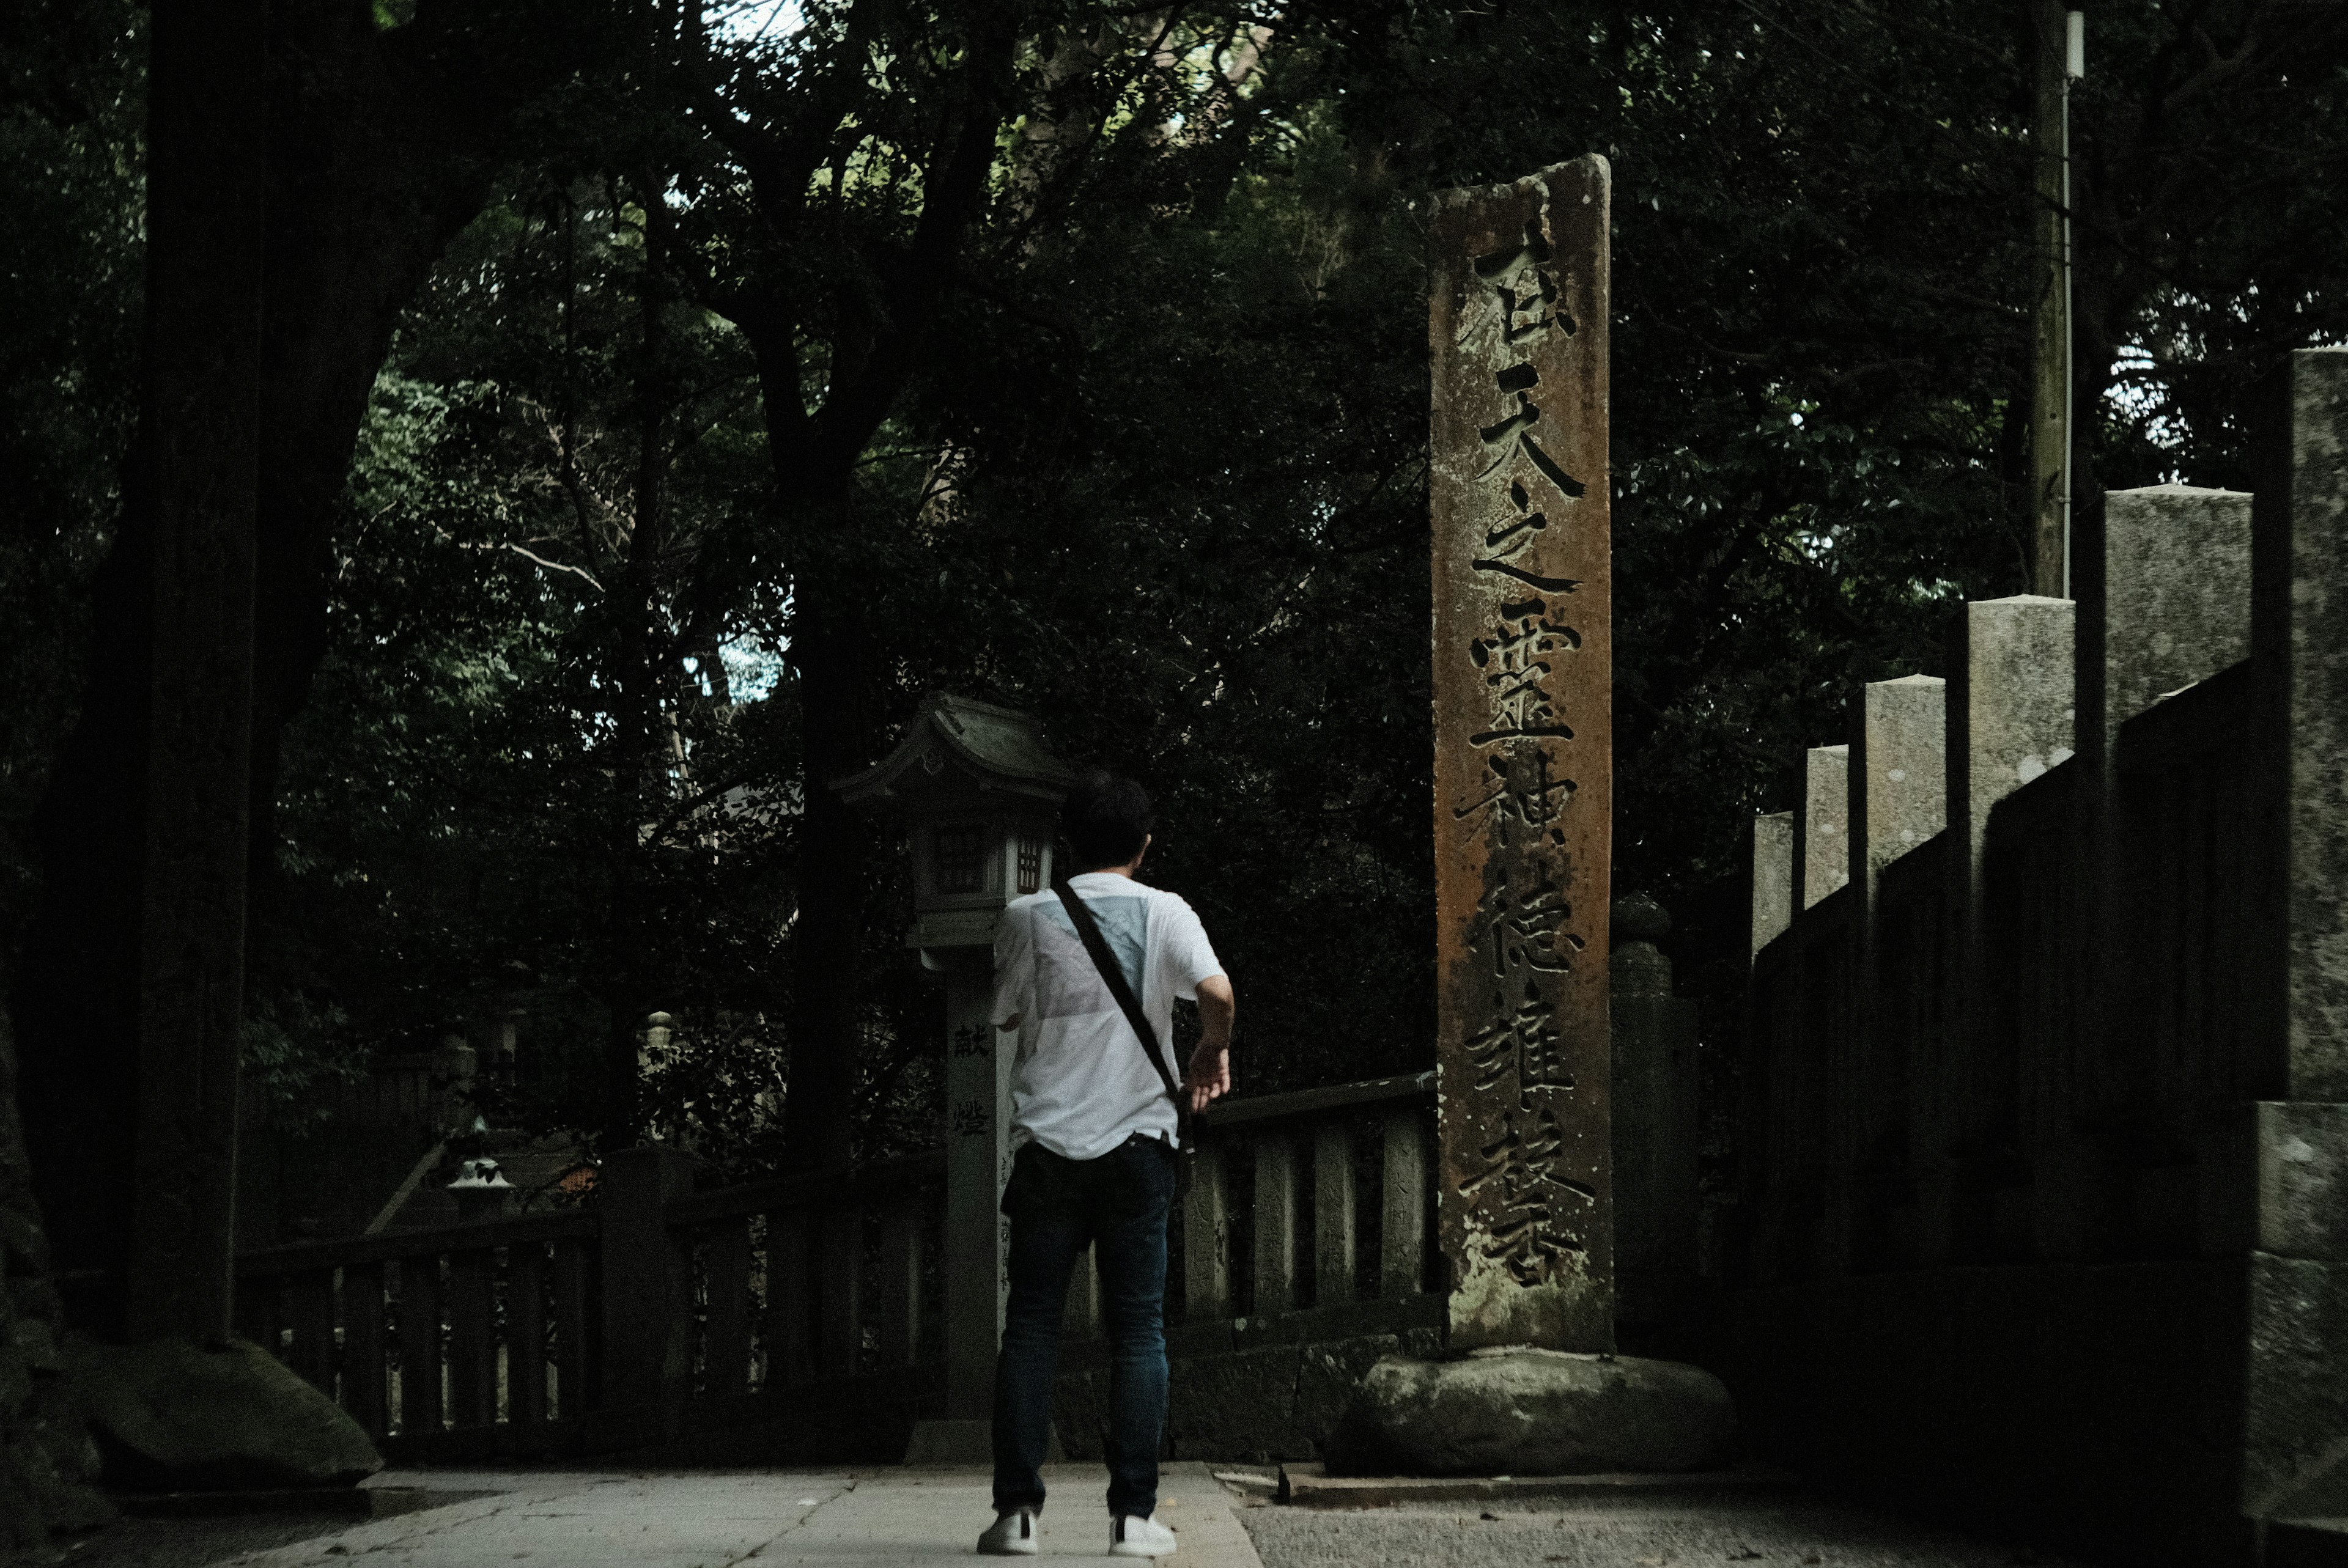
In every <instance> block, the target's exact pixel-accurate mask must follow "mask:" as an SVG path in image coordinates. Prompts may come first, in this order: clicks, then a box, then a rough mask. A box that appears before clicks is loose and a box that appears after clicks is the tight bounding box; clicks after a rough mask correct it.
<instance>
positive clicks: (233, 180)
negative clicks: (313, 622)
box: [50, 0, 267, 1342]
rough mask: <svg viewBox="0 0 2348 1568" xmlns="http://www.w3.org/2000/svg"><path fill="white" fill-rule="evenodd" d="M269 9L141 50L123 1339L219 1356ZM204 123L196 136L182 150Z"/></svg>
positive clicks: (228, 1253)
mask: <svg viewBox="0 0 2348 1568" xmlns="http://www.w3.org/2000/svg"><path fill="white" fill-rule="evenodd" d="M266 9H267V8H266V7H265V6H263V5H258V4H254V3H252V0H195V3H180V4H170V5H158V6H157V7H155V11H154V21H153V29H152V35H151V43H152V58H153V68H152V71H151V73H150V75H149V105H148V108H149V118H150V121H151V125H152V128H153V129H154V131H155V132H156V134H154V135H153V136H151V137H150V138H149V149H148V150H149V165H148V179H147V203H146V210H145V217H146V225H147V260H148V269H147V383H146V396H145V404H144V406H143V408H142V409H141V411H140V437H141V439H140V443H139V452H138V455H137V457H136V461H137V462H138V464H139V466H140V467H141V468H142V469H143V471H144V472H143V474H142V475H141V476H140V477H136V478H134V479H133V480H132V481H131V483H130V486H129V490H130V493H131V495H132V496H133V497H139V496H141V495H142V494H143V495H144V497H146V509H147V510H148V517H149V521H151V524H152V528H153V537H152V549H153V573H154V576H153V579H152V581H153V592H154V605H153V612H152V613H153V621H152V625H153V628H154V642H153V659H152V664H151V674H150V677H149V688H148V733H147V739H146V748H145V751H146V780H145V784H146V791H147V796H146V800H145V801H144V803H143V805H144V813H145V820H144V822H143V824H124V825H122V830H123V831H125V832H135V831H139V828H140V827H142V826H143V829H144V833H145V854H144V856H143V886H142V887H141V889H140V910H141V915H140V927H139V931H138V932H137V934H136V936H137V940H138V942H139V1014H138V1016H139V1035H138V1062H139V1071H138V1101H137V1111H136V1115H135V1123H136V1127H137V1143H136V1146H135V1163H134V1164H133V1167H132V1172H131V1188H132V1192H131V1209H130V1266H129V1291H128V1313H127V1325H126V1326H127V1329H128V1333H129V1337H130V1339H131V1340H132V1341H133V1342H137V1341H139V1340H145V1339H157V1338H163V1337H187V1338H192V1339H196V1340H200V1341H213V1340H218V1339H220V1338H221V1337H223V1336H224V1335H226V1334H227V1333H228V1329H229V1315H230V1307H231V1303H232V1296H233V1282H232V1277H231V1276H232V1268H233V1260H232V1255H233V1251H234V1247H235V1239H234V1236H235V1225H234V1214H235V1193H236V1110H237V1059H238V1049H239V1035H240V1032H241V1030H242V1027H243V1015H244V928H245V908H244V903H245V868H246V861H247V856H248V854H249V852H250V851H249V845H248V842H247V841H248V838H249V831H248V819H249V806H250V794H251V776H250V775H251V768H252V757H251V752H252V614H253V610H252V605H253V574H254V561H255V548H256V546H255V527H256V513H255V505H256V501H255V497H256V493H257V487H258V482H259V463H260V361H261V296H262V277H261V274H262V238H263V194H264V191H265V189H266V184H267V181H266V179H265V175H264V163H265V158H264V152H265V141H266V126H265V123H264V116H263V105H264V100H265V97H266V96H267V95H266V94H265V93H264V91H263V83H262V68H263V60H264V57H265V56H266V53H267V51H266V49H265V47H264V37H263V34H264V30H265V26H264V19H265V15H266ZM199 125H200V126H202V127H203V128H204V133H203V134H202V135H201V136H197V135H192V134H189V133H188V128H190V127H193V126H199ZM131 505H132V507H133V509H134V511H136V510H138V509H139V508H140V502H139V500H137V499H135V498H134V500H133V501H132V503H131ZM126 548H128V546H127V545H126ZM121 935H122V938H123V939H125V940H126V941H127V940H129V939H130V938H131V937H132V933H130V932H129V931H125V932H123V933H121ZM50 1049H55V1050H64V1049H66V1048H65V1045H64V1043H63V1042H62V1041H60V1042H57V1044H56V1045H55V1046H53V1047H50Z"/></svg>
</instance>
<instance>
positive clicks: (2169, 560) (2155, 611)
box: [2078, 485, 2250, 768]
mask: <svg viewBox="0 0 2348 1568" xmlns="http://www.w3.org/2000/svg"><path fill="white" fill-rule="evenodd" d="M2081 521H2082V522H2083V523H2084V524H2085V525H2086V526H2085V528H2082V530H2081V532H2082V533H2083V534H2084V535H2085V538H2083V539H2082V541H2081V542H2082V543H2083V544H2084V545H2085V548H2083V549H2082V550H2081V551H2080V552H2079V579H2078V582H2079V589H2078V591H2079V610H2078V615H2079V649H2080V658H2079V732H2078V733H2079V753H2080V755H2081V757H2082V758H2083V759H2085V761H2086V762H2088V763H2089V764H2091V765H2093V766H2095V767H2097V768H2100V767H2101V766H2102V765H2103V759H2105V758H2107V757H2109V756H2110V754H2111V748H2112V743H2113V742H2114V741H2115V740H2116V738H2117V736H2118V734H2119V727H2120V726H2121V725H2122V724H2124V723H2127V721H2128V720H2130V719H2133V718H2135V717H2136V716H2137V714H2138V713H2141V712H2144V711H2145V710H2146V709H2147V708H2149V707H2151V706H2152V705H2153V703H2154V702H2157V701H2159V700H2160V698H2161V697H2162V696H2163V695H2164V694H2165V693H2167V692H2174V691H2177V690H2178V689H2179V688H2181V687H2185V686H2189V685H2191V684H2193V682H2197V681H2206V680H2208V679H2209V677H2210V676H2212V675H2215V674H2216V673H2218V671H2220V670H2223V669H2225V668H2226V667H2227V666H2228V665H2230V664H2234V663H2238V662H2240V661H2242V660H2244V659H2247V658H2249V657H2250V496H2249V495H2248V494H2246V493H2244V492H2242V491H2239V490H2203V489H2195V488H2193V487H2188V486H2185V485H2155V486H2150V487H2147V488H2144V489H2138V490H2113V491H2109V492H2107V493H2106V495H2105V496H2104V497H2103V507H2102V512H2101V516H2100V518H2096V517H2095V516H2094V515H2093V508H2082V517H2081Z"/></svg>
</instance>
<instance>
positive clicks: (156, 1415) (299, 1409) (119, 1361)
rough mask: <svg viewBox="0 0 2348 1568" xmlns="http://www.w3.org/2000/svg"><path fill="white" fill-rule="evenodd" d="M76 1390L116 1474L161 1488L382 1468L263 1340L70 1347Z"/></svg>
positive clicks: (329, 1479) (340, 1475) (317, 1478)
mask: <svg viewBox="0 0 2348 1568" xmlns="http://www.w3.org/2000/svg"><path fill="white" fill-rule="evenodd" d="M66 1357H67V1373H68V1378H69V1383H70V1386H71V1388H72V1389H73V1392H74V1398H75V1399H76V1400H77V1402H78V1403H79V1404H80V1406H81V1409H82V1413H83V1415H84V1416H85V1417H87V1418H88V1421H89V1425H90V1430H91V1431H92V1432H93V1433H95V1434H96V1436H97V1438H98V1449H99V1451H100V1452H102V1453H103V1454H104V1455H105V1456H106V1479H107V1480H108V1481H109V1482H110V1483H112V1484H114V1485H117V1486H126V1487H133V1488H139V1489H151V1490H155V1491H241V1490H246V1489H257V1488H277V1487H293V1486H348V1485H351V1484H352V1483H353V1482H355V1481H360V1480H362V1479H363V1478H365V1477H366V1476H370V1475H373V1474H374V1473H375V1472H376V1471H379V1470H381V1469H382V1468H383V1457H382V1456H381V1455H380V1454H378V1453H376V1451H375V1445H374V1444H373V1443H371V1442H369V1441H368V1440H367V1435H366V1432H364V1431H362V1430H360V1429H359V1424H358V1423H357V1422H356V1421H354V1420H352V1419H351V1418H350V1417H349V1416H347V1415H345V1414H344V1413H343V1410H342V1409H341V1408H340V1407H339V1406H337V1405H336V1404H335V1402H334V1401H333V1400H332V1399H328V1398H326V1396H325V1395H324V1394H322V1393H320V1392H318V1390H317V1389H314V1388H312V1387H311V1386H310V1385H309V1384H307V1383H305V1382H304V1381H303V1380H302V1379H301V1378H299V1377H298V1376H296V1375H295V1374H294V1373H293V1371H292V1370H291V1369H290V1368H287V1367H286V1366H284V1365H283V1363H282V1362H280V1361H279V1360H278V1359H277V1358H275V1357H274V1356H272V1355H270V1354H269V1352H267V1351H266V1350H263V1348H261V1347H260V1346H258V1345H255V1344H253V1343H252V1342H251V1341H250V1340H246V1339H235V1338H232V1339H230V1340H229V1341H228V1343H227V1344H225V1345H223V1346H220V1347H218V1348H207V1347H202V1346H198V1345H193V1344H191V1343H190V1342H188V1341H187V1340H184V1339H158V1340H154V1341H152V1342H150V1343H149V1344H145V1345H127V1346H125V1345H100V1344H98V1343H96V1342H95V1341H92V1340H88V1339H82V1338H78V1337H77V1338H75V1339H73V1340H71V1341H70V1342H68V1344H67V1350H66Z"/></svg>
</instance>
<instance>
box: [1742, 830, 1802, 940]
mask: <svg viewBox="0 0 2348 1568" xmlns="http://www.w3.org/2000/svg"><path fill="white" fill-rule="evenodd" d="M1793 923H1794V814H1793V813H1792V812H1790V811H1779V812H1771V813H1769V814H1768V815H1763V816H1756V817H1755V818H1754V819H1753V945H1752V948H1751V950H1750V951H1749V952H1747V953H1746V959H1747V960H1748V961H1750V960H1751V959H1753V958H1758V957H1759V956H1760V953H1761V949H1762V948H1766V947H1767V946H1768V945H1769V944H1770V943H1772V942H1774V941H1776V939H1777V938H1779V937H1780V936H1782V935H1783V934H1784V933H1785V929H1786V927H1788V926H1790V925H1792V924H1793Z"/></svg>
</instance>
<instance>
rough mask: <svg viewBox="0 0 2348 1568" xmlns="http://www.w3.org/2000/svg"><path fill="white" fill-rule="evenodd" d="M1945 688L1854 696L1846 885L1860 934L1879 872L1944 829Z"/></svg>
mask: <svg viewBox="0 0 2348 1568" xmlns="http://www.w3.org/2000/svg"><path fill="white" fill-rule="evenodd" d="M1947 697H1948V682H1945V681H1942V680H1941V679H1940V678H1939V677H1938V676H1935V675H1908V676H1903V677H1901V678H1900V680H1897V681H1871V682H1868V684H1867V685H1866V687H1865V688H1864V689H1863V690H1862V692H1860V696H1859V725H1858V728H1857V732H1856V733H1854V734H1853V736H1852V737H1851V754H1850V877H1851V880H1852V881H1853V882H1855V883H1857V884H1858V885H1859V907H1860V909H1861V910H1862V911H1864V912H1865V913H1864V914H1863V915H1862V917H1861V918H1860V920H1859V930H1861V931H1862V932H1864V931H1865V930H1866V929H1867V926H1868V923H1869V920H1871V919H1872V918H1873V916H1874V910H1875V883H1876V878H1877V877H1878V876H1880V875H1881V873H1882V871H1883V868H1884V867H1885V866H1889V865H1890V864H1891V863H1892V862H1893V861H1894V860H1897V859H1899V858H1900V856H1903V855H1905V854H1907V853H1908V852H1909V851H1910V850H1911V849H1913V848H1915V847H1916V846H1917V845H1920V844H1921V843H1923V842H1924V841H1925V840H1926V839H1928V838H1930V837H1931V836H1932V835H1934V834H1936V833H1938V832H1940V831H1941V828H1943V827H1945V826H1947V825H1948V816H1949V799H1948V767H1947V756H1948V743H1949V716H1948V702H1947Z"/></svg>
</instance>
